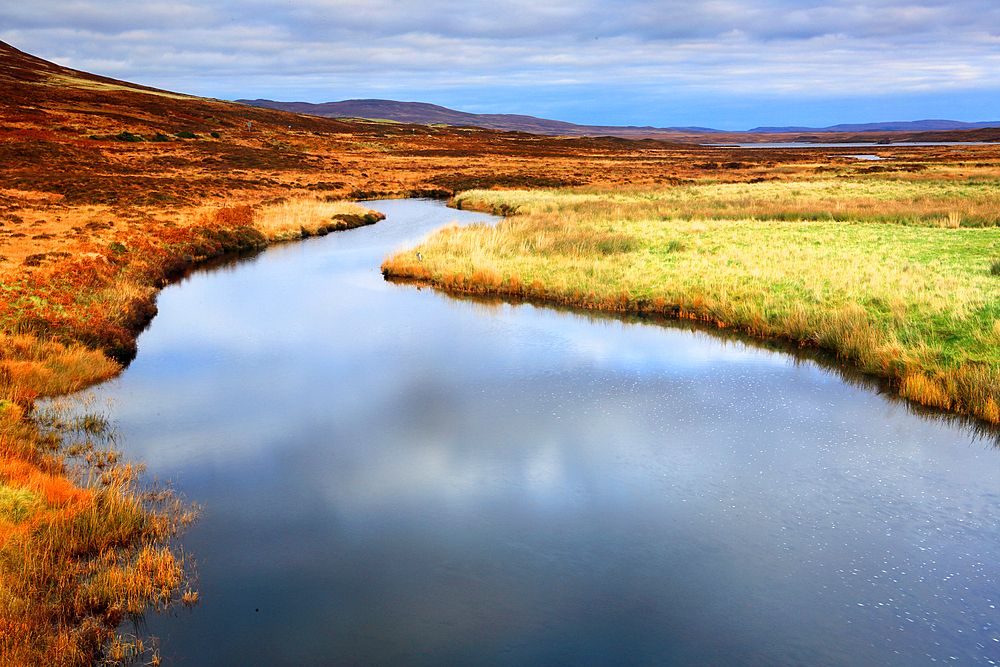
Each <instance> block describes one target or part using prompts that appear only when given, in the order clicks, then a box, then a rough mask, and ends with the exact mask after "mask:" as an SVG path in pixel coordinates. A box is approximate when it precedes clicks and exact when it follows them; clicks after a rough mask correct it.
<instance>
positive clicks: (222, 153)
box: [0, 43, 1000, 665]
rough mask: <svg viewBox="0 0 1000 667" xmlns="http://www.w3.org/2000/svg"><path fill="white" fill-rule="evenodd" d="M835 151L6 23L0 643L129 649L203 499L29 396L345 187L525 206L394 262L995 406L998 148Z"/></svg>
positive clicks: (64, 652) (1, 146)
mask: <svg viewBox="0 0 1000 667" xmlns="http://www.w3.org/2000/svg"><path fill="white" fill-rule="evenodd" d="M768 138H769V139H773V140H781V139H782V137H780V136H769V137H768ZM924 138H929V137H924ZM935 138H936V139H939V140H944V139H947V138H955V139H958V140H967V139H973V138H989V137H987V136H986V135H985V134H983V132H982V131H979V134H976V135H972V134H968V133H956V134H952V135H947V136H945V135H942V136H936V137H935ZM716 139H720V138H716ZM866 150H867V149H866ZM843 152H844V150H843V149H839V150H838V149H821V148H809V149H795V150H786V149H729V148H711V147H702V146H698V145H695V144H690V143H689V144H682V143H666V142H660V141H628V140H624V139H618V138H610V137H599V138H560V137H538V136H533V135H529V134H523V133H516V132H496V131H489V130H481V129H476V128H459V127H443V126H440V127H439V126H435V127H432V126H421V125H406V124H399V123H379V122H371V121H363V120H334V119H326V118H317V117H311V116H304V115H298V114H288V113H283V112H278V111H271V110H267V109H259V108H254V107H248V106H243V105H238V104H233V103H229V102H223V101H219V100H209V99H203V98H196V97H190V96H186V95H179V94H175V93H169V92H166V91H158V90H153V89H149V88H144V87H142V86H137V85H132V84H128V83H126V82H121V81H115V80H113V79H106V78H103V77H98V76H94V75H90V74H86V73H83V72H76V71H73V70H69V69H66V68H63V67H59V66H57V65H54V64H52V63H47V62H45V61H42V60H39V59H37V58H33V57H31V56H29V55H27V54H24V53H21V52H19V51H17V50H15V49H12V48H10V47H8V46H7V45H5V44H2V43H0V559H2V562H3V565H2V570H0V638H2V639H0V641H2V642H3V643H2V645H0V664H11V665H32V664H44V665H49V664H66V665H82V664H90V663H92V662H93V661H94V660H95V659H96V658H98V657H100V656H101V655H102V654H103V655H106V656H108V657H111V658H114V659H124V658H128V657H129V655H131V654H134V653H136V652H138V651H139V649H140V648H141V647H140V646H138V644H135V643H133V644H129V643H128V642H124V643H122V642H119V643H108V642H109V637H110V632H111V631H112V630H113V629H114V628H115V627H116V625H117V624H118V623H119V622H121V621H122V620H123V619H127V618H130V617H135V616H136V615H137V614H140V613H141V612H142V610H143V609H145V608H146V607H147V606H148V605H156V604H165V603H167V602H168V601H170V600H174V601H178V600H180V601H181V602H192V601H193V600H194V598H195V594H194V592H193V591H188V590H186V588H185V586H186V583H185V580H184V566H185V565H184V562H183V561H182V559H180V557H179V555H178V554H177V553H176V552H175V551H173V550H171V549H170V548H169V546H170V544H169V543H170V539H171V537H172V536H173V534H174V532H175V531H176V530H177V529H178V528H181V527H183V525H184V523H186V522H187V521H189V520H190V519H191V514H190V510H189V509H187V508H184V507H182V506H180V505H178V504H176V503H175V502H174V500H173V499H171V498H170V497H169V495H163V494H160V493H153V494H150V493H147V492H146V491H144V490H143V489H142V488H141V484H140V477H141V476H140V475H139V472H138V471H137V469H136V467H135V466H132V467H130V466H129V465H128V464H127V463H125V462H120V461H117V460H116V459H115V455H114V454H113V453H112V452H111V451H110V450H109V449H108V446H109V442H108V441H107V437H106V434H107V427H106V425H105V424H103V422H102V421H101V420H100V418H97V417H91V418H87V419H70V418H68V417H66V416H65V415H64V414H63V415H59V414H45V413H43V412H41V411H39V410H38V409H37V407H36V403H35V401H36V399H37V398H39V397H48V396H57V395H60V394H64V393H67V392H72V391H76V390H79V389H81V388H84V387H86V386H88V385H90V384H93V383H95V382H99V381H102V380H105V379H107V378H109V377H112V376H114V375H115V374H117V373H119V372H120V371H121V369H122V368H123V365H124V364H127V363H128V361H129V360H130V359H131V358H132V357H133V356H134V355H135V354H136V343H135V336H136V334H137V332H138V331H140V330H141V329H142V327H143V326H144V325H145V324H146V323H147V322H148V321H149V318H151V317H153V315H154V314H155V312H156V306H155V297H156V293H157V290H158V289H159V288H160V287H162V286H163V285H164V284H165V283H166V281H168V280H170V279H171V278H172V277H174V276H177V275H180V274H181V273H182V272H183V271H185V270H186V269H187V268H188V267H190V266H192V265H195V264H197V263H198V262H199V261H202V260H204V259H207V258H210V257H216V256H219V255H220V254H223V253H226V252H232V251H240V250H244V251H245V250H256V249H259V248H262V247H265V246H266V245H267V244H269V243H274V242H280V241H284V240H294V239H296V238H301V237H302V236H305V235H313V234H325V233H329V232H331V231H335V230H337V229H342V228H346V227H350V226H356V225H360V224H370V223H371V222H373V221H374V220H375V219H377V215H375V214H374V213H373V212H369V211H367V209H365V208H364V207H363V206H362V207H360V208H358V207H354V206H353V205H351V204H349V203H347V201H348V200H362V199H371V198H376V197H407V196H432V197H442V198H444V197H452V196H454V195H459V197H458V199H457V202H458V204H459V205H461V206H477V207H482V208H486V209H489V210H493V211H497V212H501V213H505V214H506V213H512V212H513V211H515V210H517V211H520V213H519V214H518V215H516V216H513V217H511V218H510V219H509V220H508V221H507V222H505V223H504V224H503V225H501V226H500V227H499V228H498V229H495V230H494V229H486V228H480V229H476V230H470V231H448V232H443V233H442V234H439V235H438V237H436V238H435V239H434V240H432V241H430V242H429V243H428V244H427V246H426V249H424V250H423V252H424V255H425V257H424V261H423V262H416V261H415V255H414V254H413V253H412V252H410V253H403V254H401V255H400V256H399V257H398V258H397V259H395V260H393V261H392V262H390V263H389V264H388V265H387V268H388V270H389V273H392V274H395V275H409V276H411V277H416V278H420V279H424V280H432V281H435V282H436V283H437V284H439V285H442V286H447V287H451V288H454V289H465V290H472V291H478V290H489V291H495V292H506V293H511V294H521V295H534V296H538V297H543V298H548V299H555V300H562V301H567V302H573V303H579V304H582V305H585V306H588V307H595V308H609V309H619V310H620V309H636V310H648V309H656V310H659V311H661V312H664V313H667V314H673V315H678V316H685V317H698V318H704V319H707V320H710V321H713V322H717V323H719V324H723V325H726V326H730V327H739V328H742V329H745V330H747V331H749V332H752V333H754V334H757V335H784V336H790V337H792V338H794V339H795V340H799V341H802V342H803V343H804V344H809V345H822V346H826V347H831V348H832V349H837V350H839V351H841V353H842V354H844V355H845V356H847V357H849V358H851V359H853V360H854V361H856V362H857V363H859V364H860V365H861V367H862V368H864V369H866V370H869V371H870V372H873V373H876V374H880V375H884V376H886V377H890V378H893V379H894V381H895V382H896V385H897V386H898V387H899V388H900V390H901V391H902V393H903V394H904V395H907V396H911V397H913V398H915V399H917V400H922V401H924V402H926V403H930V404H934V405H941V406H947V407H950V408H951V409H955V410H960V411H965V412H969V413H970V414H976V415H979V416H982V417H984V418H987V419H990V420H993V421H996V419H997V418H996V414H995V413H996V397H995V391H994V389H993V387H995V378H996V372H997V366H996V363H997V361H996V356H995V352H994V350H995V348H996V342H997V336H998V335H1000V333H998V331H997V327H996V326H995V324H994V323H995V315H994V311H993V308H994V301H993V299H992V297H991V294H992V293H993V290H994V289H995V288H994V287H993V286H994V285H995V284H996V283H995V281H996V280H998V279H1000V278H995V277H993V276H992V275H991V270H992V266H993V265H992V262H993V261H995V257H994V255H997V252H996V249H995V248H994V247H993V245H992V244H993V243H994V242H995V240H997V239H996V232H997V230H996V229H995V225H996V222H997V219H998V212H997V205H996V200H997V198H996V194H997V192H996V183H997V179H998V177H1000V151H998V150H997V147H995V146H955V147H947V146H932V147H907V146H885V147H881V146H880V147H878V148H877V149H871V152H877V153H878V154H880V155H882V156H884V157H891V158H894V159H893V160H891V161H888V160H887V161H883V162H879V163H872V162H867V161H862V160H857V159H854V158H850V157H844V156H842V155H841V153H843ZM472 190H474V192H467V191H472ZM528 190H532V191H531V192H529V191H528ZM128 573H131V574H130V575H129V574H128Z"/></svg>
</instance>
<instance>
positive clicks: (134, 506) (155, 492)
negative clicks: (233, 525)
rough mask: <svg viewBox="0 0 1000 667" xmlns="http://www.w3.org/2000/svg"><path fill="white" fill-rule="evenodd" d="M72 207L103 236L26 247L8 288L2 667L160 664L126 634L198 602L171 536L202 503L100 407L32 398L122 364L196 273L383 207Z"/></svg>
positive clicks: (304, 201)
mask: <svg viewBox="0 0 1000 667" xmlns="http://www.w3.org/2000/svg"><path fill="white" fill-rule="evenodd" d="M65 215H66V216H76V217H78V218H79V220H76V219H75V218H74V219H68V218H67V219H64V220H62V221H61V223H62V225H63V226H64V227H66V228H70V227H72V226H73V225H74V224H77V225H78V227H79V228H86V229H88V230H92V231H95V232H96V233H103V236H102V237H101V238H100V240H99V241H96V242H95V241H94V240H93V235H90V240H88V241H87V242H85V243H83V244H81V246H80V247H78V248H73V250H75V251H76V252H52V253H42V254H36V255H30V256H28V257H26V258H25V260H24V262H23V263H22V265H21V266H20V268H19V269H18V271H17V273H16V274H14V275H5V276H4V278H5V279H4V280H3V281H2V282H0V294H2V298H0V325H2V327H3V329H2V331H3V333H2V334H0V664H2V665H18V666H24V665H89V664H93V663H94V662H95V661H97V660H99V659H104V660H105V661H107V662H108V663H111V664H127V663H130V662H135V661H138V660H145V659H151V660H152V661H153V663H154V664H155V663H157V662H158V658H157V655H156V653H155V650H152V651H151V650H150V647H149V646H147V645H145V644H144V640H143V639H142V638H141V637H134V636H131V635H127V634H120V635H117V636H116V635H115V629H116V628H117V627H118V626H119V625H120V624H121V623H122V622H123V621H126V620H129V619H132V620H136V619H138V618H140V617H141V615H142V614H143V613H144V612H145V611H146V610H148V609H149V608H151V607H155V606H164V605H170V604H175V603H180V604H185V605H190V604H194V603H195V602H197V591H195V590H192V589H191V587H190V583H191V581H190V576H189V574H190V563H189V562H188V561H187V560H186V558H185V557H184V555H183V553H182V552H181V551H180V550H179V549H178V548H177V547H176V545H174V544H172V543H171V539H172V538H173V537H174V536H176V535H177V533H178V531H179V530H181V529H183V528H184V526H186V525H188V524H189V523H190V522H191V521H193V520H194V518H195V517H196V515H197V508H194V507H191V506H189V505H187V504H185V503H183V502H181V501H180V500H179V499H178V498H176V497H175V496H174V495H173V494H172V493H171V491H170V490H169V489H162V488H150V487H149V486H148V484H146V483H145V482H144V481H143V475H142V469H141V466H136V465H134V464H133V463H131V462H126V461H122V460H120V458H119V455H118V454H117V453H116V452H115V450H114V432H113V429H111V428H110V426H109V424H108V422H107V421H106V419H105V418H104V417H102V416H101V415H100V414H94V413H86V411H84V414H80V412H81V411H80V409H79V406H78V405H74V406H69V405H65V404H61V403H60V402H59V401H58V400H57V401H50V402H48V403H49V404H48V405H47V407H44V408H38V407H37V406H36V399H39V398H42V397H53V396H59V395H62V394H67V393H70V392H75V391H78V390H80V389H83V388H85V387H87V386H89V385H92V384H94V383H97V382H100V381H103V380H106V379H108V378H110V377H113V376H114V375H116V374H118V373H119V372H121V370H122V369H123V367H124V365H125V364H127V363H128V361H130V360H131V358H132V357H133V356H134V355H135V352H136V343H135V336H136V335H137V334H138V333H139V331H141V329H142V328H143V327H144V326H145V324H146V323H147V322H148V321H149V319H150V318H152V317H153V315H154V314H155V312H156V306H155V297H156V293H157V291H158V290H159V288H161V287H162V286H163V285H165V284H166V283H167V281H168V280H169V279H170V278H171V277H173V276H175V275H178V274H179V273H181V272H183V271H184V270H185V269H186V268H188V267H190V266H193V265H195V264H197V263H199V262H201V261H204V260H206V259H209V258H211V257H216V256H219V255H222V254H224V253H227V252H236V251H249V250H255V249H260V248H263V247H265V246H266V245H268V244H270V243H274V242H280V241H286V240H293V239H296V238H301V237H303V236H310V235H323V234H326V233H329V232H330V231H335V230H339V229H347V228H351V227H357V226H360V225H364V224H372V223H374V222H376V221H377V220H378V219H380V217H381V216H380V214H377V213H375V212H373V211H368V210H366V209H364V208H361V207H360V206H357V205H355V204H350V203H344V202H327V201H323V200H320V199H317V198H298V199H292V200H287V201H283V202H278V203H271V204H263V205H258V206H255V207H251V206H249V205H235V206H223V207H221V208H202V209H189V210H179V211H177V212H176V213H175V215H174V217H173V219H171V220H167V221H164V220H156V219H154V218H153V217H152V216H150V215H146V217H141V218H139V219H132V220H122V219H118V218H117V217H116V215H115V213H114V211H111V210H76V211H72V212H70V213H67V214H65ZM21 236H24V235H23V234H22V235H21Z"/></svg>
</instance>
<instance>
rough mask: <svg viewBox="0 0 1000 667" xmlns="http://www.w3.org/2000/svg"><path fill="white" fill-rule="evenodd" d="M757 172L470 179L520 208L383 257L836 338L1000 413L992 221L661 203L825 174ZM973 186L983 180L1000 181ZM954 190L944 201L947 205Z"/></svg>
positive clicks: (450, 274) (998, 239) (896, 378)
mask: <svg viewBox="0 0 1000 667" xmlns="http://www.w3.org/2000/svg"><path fill="white" fill-rule="evenodd" d="M757 185H759V186H760V189H759V190H757V191H755V190H754V187H755V185H753V184H738V185H735V186H718V185H711V186H704V187H703V188H661V189H660V190H651V189H648V188H645V189H641V190H639V189H637V190H634V191H627V190H621V189H616V190H613V191H608V192H606V193H603V194H602V191H599V190H589V191H584V192H574V191H563V192H560V191H543V192H538V193H527V192H510V193H503V192H490V193H470V194H466V195H464V196H463V197H462V198H460V201H461V203H462V205H463V206H465V205H472V206H476V207H479V208H487V209H495V210H496V209H502V210H507V211H511V210H515V209H516V210H520V211H522V213H521V214H519V215H514V216H512V217H509V218H507V219H505V220H504V221H502V222H500V223H499V224H497V225H494V226H488V225H476V226H472V227H469V228H462V229H460V228H456V227H449V228H445V229H443V230H440V231H439V232H438V233H436V234H435V235H433V236H432V237H430V238H428V239H427V240H426V241H425V242H424V243H423V244H421V245H420V247H419V248H417V249H416V250H417V251H419V252H420V254H421V256H422V259H418V258H417V253H416V251H404V252H401V253H397V254H396V255H394V256H392V257H390V258H387V260H386V261H385V263H384V264H383V272H384V273H385V274H386V275H387V276H399V277H405V278H410V279H417V280H425V281H429V282H431V283H434V284H436V285H439V286H441V287H444V288H448V289H453V290H460V291H470V292H493V293H503V294H512V295H518V296H527V297H535V298H543V299H547V300H551V301H557V302H561V303H567V304H573V305H577V306H582V307H586V308H599V309H606V310H619V311H638V312H651V313H653V312H655V313H663V314H668V315H673V316H676V317H687V318H694V319H699V320H705V321H708V322H711V323H713V324H716V325H718V326H721V327H731V328H736V329H739V330H742V331H746V332H748V333H751V334H753V335H756V336H765V337H783V338H788V339H791V340H794V341H798V342H799V343H800V344H802V345H814V346H818V347H822V348H826V349H830V350H834V351H836V352H837V353H838V354H839V355H841V356H842V357H844V358H847V359H850V360H851V361H853V362H854V363H856V364H857V365H858V366H859V367H860V368H861V369H863V370H864V371H866V372H869V373H872V374H875V375H878V376H881V377H885V378H889V379H890V380H891V381H893V382H894V383H895V385H896V386H897V387H898V389H899V391H900V394H901V395H903V396H904V397H906V398H909V399H912V400H914V401H917V402H919V403H922V404H926V405H931V406H935V407H940V408H943V409H949V410H954V411H957V412H960V413H964V414H969V415H972V416H975V417H979V418H982V419H985V420H988V421H991V422H994V423H996V422H998V421H1000V413H998V409H997V403H998V400H997V387H998V386H1000V303H998V301H997V298H996V294H997V287H998V285H997V281H998V277H997V276H994V275H991V271H990V267H991V264H992V262H993V261H995V260H996V259H997V257H998V256H1000V229H998V228H996V227H989V228H976V229H970V228H958V227H957V226H956V225H955V224H954V217H953V219H952V224H943V225H940V226H907V225H900V224H885V223H884V222H871V221H858V220H851V219H850V218H849V217H848V219H847V220H844V221H838V220H800V221H789V220H770V219H766V218H756V217H750V218H743V219H726V218H723V217H720V218H714V219H713V218H705V217H694V216H690V217H670V216H668V215H663V214H662V213H663V212H662V211H661V210H660V209H659V208H658V207H659V204H657V203H656V202H664V201H677V200H684V199H685V198H688V199H691V198H693V199H697V200H698V202H699V206H701V205H703V204H704V203H705V202H706V201H707V202H709V203H710V197H711V196H715V195H718V194H719V193H720V192H722V193H727V192H728V193H730V194H731V193H732V192H733V191H738V192H739V193H740V197H742V201H744V204H745V206H746V207H757V208H758V209H759V210H763V209H765V208H766V206H767V205H768V204H767V203H768V202H770V201H774V200H788V199H795V198H799V197H805V196H806V195H805V194H803V193H811V194H810V195H809V196H810V197H814V196H815V193H816V192H817V191H824V190H825V191H827V192H829V190H830V189H831V188H833V187H834V184H817V183H808V182H807V183H794V182H791V183H784V184H773V183H763V184H757ZM843 185H849V184H843ZM926 187H929V186H927V184H913V183H905V182H899V183H896V182H879V183H874V182H865V183H863V184H861V185H859V186H857V187H854V186H853V185H852V186H850V187H847V188H844V189H846V190H848V191H850V192H852V193H857V192H858V191H865V192H867V193H869V195H872V194H874V193H877V194H878V196H879V197H880V198H881V199H884V200H885V201H888V202H889V208H892V209H893V210H898V211H903V212H905V211H907V210H908V209H907V207H906V205H905V204H906V202H908V201H909V202H911V203H912V204H913V205H914V206H916V207H918V208H919V207H920V206H922V205H923V203H922V200H920V198H917V199H913V193H914V192H926ZM971 187H973V188H981V189H982V191H992V190H993V189H995V188H996V184H995V183H993V184H985V185H982V186H979V185H976V186H971ZM894 188H897V191H898V195H899V196H898V198H896V199H893V198H892V193H893V192H894ZM677 190H680V192H678V191H677ZM711 193H714V194H711ZM953 196H954V193H950V194H949V195H948V197H947V199H948V204H947V205H948V206H956V202H955V201H953V200H952V199H953ZM563 199H565V202H564V203H561V202H562V201H563ZM756 199H760V200H761V202H760V203H754V202H755V200H756ZM809 201H814V200H809ZM651 202H653V203H651ZM943 219H944V220H945V221H948V220H949V217H948V215H947V214H945V215H943Z"/></svg>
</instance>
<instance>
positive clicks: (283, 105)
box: [236, 100, 1000, 141]
mask: <svg viewBox="0 0 1000 667" xmlns="http://www.w3.org/2000/svg"><path fill="white" fill-rule="evenodd" d="M236 101H237V102H239V103H241V104H249V105H252V106H255V107H264V108H267V109H278V110H281V111H291V112H294V113H302V114H308V115H310V116H322V117H324V118H370V119H377V120H388V121H395V122H398V123H416V124H420V125H459V126H462V125H465V126H472V127H483V128H486V129H490V130H503V131H509V132H529V133H531V134H545V135H557V136H564V137H595V136H612V137H625V138H629V139H643V138H650V139H667V140H674V141H676V140H678V139H681V138H682V137H691V136H692V135H722V134H725V135H739V134H803V133H812V134H835V133H845V132H854V133H857V132H943V131H948V130H976V129H982V128H987V127H1000V121H992V122H981V123H963V122H960V121H955V120H916V121H897V122H888V123H861V124H842V125H831V126H830V127H797V126H795V127H755V128H753V129H752V130H746V131H745V132H724V131H722V130H714V129H712V128H710V127H650V126H648V125H647V126H641V127H637V126H633V125H628V126H618V125H576V124H574V123H565V122H562V121H558V120H548V119H545V118H536V117H534V116H522V115H517V114H479V113H466V112H464V111H455V110H454V109H448V108H446V107H442V106H438V105H436V104H426V103H423V102H395V101H393V100H344V101H343V102H326V103H324V104H311V103H309V102H275V101H273V100H236ZM803 139H804V140H808V138H805V137H804V138H803Z"/></svg>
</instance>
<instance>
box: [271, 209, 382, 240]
mask: <svg viewBox="0 0 1000 667" xmlns="http://www.w3.org/2000/svg"><path fill="white" fill-rule="evenodd" d="M374 215H375V214H374V212H373V211H370V210H369V209H366V208H364V207H362V206H358V205H357V204H355V203H353V202H344V201H333V202H330V201H325V200H323V199H318V198H297V199H290V200H287V201H283V202H280V203H277V204H270V205H266V206H262V207H261V208H260V209H259V210H258V211H256V213H255V215H254V225H255V226H256V227H257V229H259V230H260V231H261V233H263V234H264V236H265V237H266V238H267V239H268V240H269V241H290V240H294V239H298V238H302V237H303V236H316V235H317V234H325V233H327V232H331V231H336V230H339V229H348V228H349V227H352V226H354V227H356V226H358V224H370V223H368V222H367V221H366V216H368V219H370V221H371V222H375V221H376V220H377V219H378V218H377V217H374Z"/></svg>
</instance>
